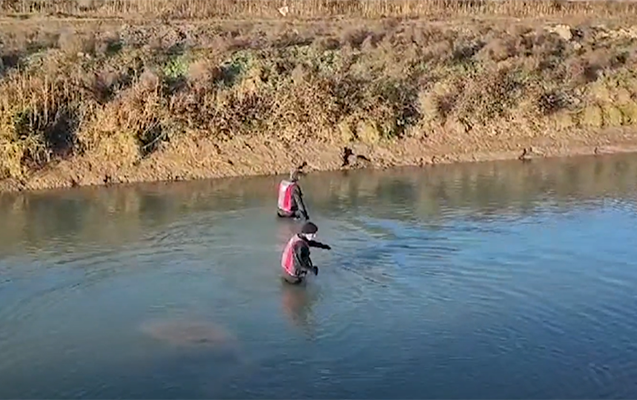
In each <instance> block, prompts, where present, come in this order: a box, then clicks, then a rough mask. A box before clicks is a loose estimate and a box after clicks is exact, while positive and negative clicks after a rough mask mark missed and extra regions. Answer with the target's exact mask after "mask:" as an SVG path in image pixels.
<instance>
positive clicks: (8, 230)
mask: <svg viewBox="0 0 637 400" xmlns="http://www.w3.org/2000/svg"><path fill="white" fill-rule="evenodd" d="M278 180H279V178H278V177H269V178H237V179H225V180H215V181H200V182H182V183H170V184H144V185H131V186H119V187H112V188H81V189H73V190H60V191H47V192H36V193H23V194H11V195H8V194H4V195H0V221H2V223H3V227H4V228H5V229H2V230H0V304H2V306H1V307H0V352H1V354H2V355H3V356H2V357H0V397H13V398H15V397H18V398H25V397H28V398H80V397H82V398H114V397H126V398H202V397H204V398H211V397H224V398H227V397H231V398H246V397H249V398H253V397H268V398H334V397H338V398H344V397H347V398H367V397H370V398H397V397H398V398H423V397H427V398H452V397H453V398H509V397H515V398H531V397H532V398H546V397H552V398H553V397H569V398H574V397H587V398H601V397H606V398H607V397H632V396H637V382H636V381H635V380H634V379H633V377H634V373H635V372H636V371H637V363H636V362H635V360H637V345H636V344H635V342H634V337H635V336H636V335H637V322H636V321H637V318H636V317H637V315H636V314H635V310H637V296H635V294H634V293H635V291H634V288H635V287H637V269H636V268H634V267H635V266H637V264H635V256H636V255H637V250H635V246H633V245H631V243H637V230H635V228H634V227H635V222H637V218H635V216H636V213H635V211H636V210H637V207H636V205H635V201H636V198H635V195H636V194H637V160H636V159H635V158H634V157H632V156H628V155H620V156H613V157H603V158H595V157H588V158H580V159H564V160H549V161H542V162H532V163H520V162H502V163H484V164H467V165H449V166H435V167H431V168H425V169H410V168H406V169H399V170H386V171H350V172H347V173H323V174H312V175H310V176H307V177H305V178H304V179H303V180H302V181H301V185H302V187H303V190H304V192H305V194H306V202H307V204H308V207H309V209H310V215H311V216H312V218H313V220H314V222H316V223H317V224H318V226H319V240H320V241H323V242H326V243H329V244H330V245H331V246H332V250H331V251H324V250H320V249H316V250H312V258H313V260H314V262H315V264H316V265H318V266H319V268H320V273H319V275H318V276H316V277H314V276H311V277H310V280H309V282H308V283H307V285H305V286H304V287H295V286H289V285H285V284H283V283H282V282H281V281H280V279H279V268H280V267H279V265H280V257H281V251H282V250H283V247H284V246H285V243H286V242H287V241H288V240H289V238H290V237H291V236H292V235H293V234H295V233H297V232H298V231H299V228H300V224H299V223H298V222H294V221H289V220H281V219H279V218H277V217H276V215H275V206H276V186H277V183H278Z"/></svg>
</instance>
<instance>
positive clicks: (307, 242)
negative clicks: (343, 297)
mask: <svg viewBox="0 0 637 400" xmlns="http://www.w3.org/2000/svg"><path fill="white" fill-rule="evenodd" d="M317 232H318V226H316V224H314V223H313V222H306V223H305V224H304V225H303V228H301V233H297V234H296V235H294V236H292V238H291V239H290V241H289V242H288V244H287V245H286V246H285V249H284V250H283V255H282V256H281V268H283V279H284V280H285V281H286V282H288V283H291V284H298V283H301V282H303V280H304V279H305V275H307V273H308V272H312V273H314V275H318V267H316V266H315V265H314V264H312V260H311V259H310V247H317V248H319V249H326V250H331V249H332V248H331V247H330V246H329V245H327V244H323V243H321V242H317V241H315V240H314V238H315V237H316V233H317Z"/></svg>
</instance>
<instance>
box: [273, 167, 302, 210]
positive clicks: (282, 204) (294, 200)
mask: <svg viewBox="0 0 637 400" xmlns="http://www.w3.org/2000/svg"><path fill="white" fill-rule="evenodd" d="M299 176H300V171H299V170H294V171H292V172H291V173H290V179H289V180H285V179H284V180H282V181H281V183H279V199H278V204H277V206H278V210H277V215H278V216H279V217H281V218H295V219H301V218H302V219H304V220H306V221H307V220H309V219H310V216H309V215H308V213H307V208H306V207H305V203H304V202H303V192H302V191H301V187H300V186H299Z"/></svg>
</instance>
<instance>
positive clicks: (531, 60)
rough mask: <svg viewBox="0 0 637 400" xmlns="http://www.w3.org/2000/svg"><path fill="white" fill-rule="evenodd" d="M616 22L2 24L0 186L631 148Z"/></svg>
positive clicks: (635, 58) (624, 34)
mask: <svg viewBox="0 0 637 400" xmlns="http://www.w3.org/2000/svg"><path fill="white" fill-rule="evenodd" d="M614 23H615V24H616V26H611V25H607V26H595V25H591V24H589V23H586V22H585V21H584V20H580V21H579V22H577V23H573V24H571V25H570V26H569V25H564V24H561V25H556V24H554V23H548V22H547V20H544V21H538V20H514V19H507V18H499V19H462V20H457V21H452V22H449V21H447V22H431V21H428V20H417V19H416V20H399V19H395V18H386V19H379V20H376V21H373V22H370V21H369V20H366V21H356V20H342V21H338V20H334V21H332V22H328V21H320V20H318V21H317V20H314V21H305V22H303V21H297V22H293V21H270V22H237V21H234V22H230V21H225V22H223V21H217V22H215V23H203V22H193V21H191V22H182V23H174V22H173V23H170V22H166V24H164V25H157V24H150V23H149V24H143V23H137V24H133V25H130V24H125V23H123V22H117V21H111V22H108V21H103V23H99V24H98V23H96V22H82V23H80V22H77V21H76V22H59V21H58V22H55V21H54V20H44V22H42V21H28V20H27V21H20V22H18V23H14V24H11V23H9V24H6V23H5V25H4V26H3V27H2V28H1V29H2V33H1V34H2V35H3V36H2V42H3V47H2V68H1V69H2V71H3V75H2V80H1V81H0V177H2V181H1V183H0V188H1V189H2V190H22V189H36V188H47V187H60V186H74V185H86V184H104V183H115V182H132V181H152V180H170V179H191V178H205V177H218V176H232V175H246V174H267V173H277V172H285V171H288V170H289V169H290V168H292V167H294V166H296V165H299V164H301V163H302V162H304V161H305V162H307V163H308V164H309V166H310V168H314V169H321V170H325V169H337V168H351V167H357V166H366V165H372V166H381V167H384V166H392V165H408V164H411V165H413V164H416V165H423V164H429V163H436V162H449V161H475V160H488V159H496V158H513V157H520V156H522V155H523V154H524V157H525V158H526V157H533V156H552V155H569V154H585V153H592V152H615V151H633V150H636V149H637V129H635V128H637V51H636V50H637V29H635V28H633V27H632V25H630V23H628V22H625V23H617V22H616V21H615V22H614ZM17 24H21V25H20V28H19V29H18V28H17V26H18V25H17ZM70 27H72V30H70ZM345 149H351V150H353V153H354V155H353V156H351V157H344V154H346V153H348V151H346V150H345ZM530 149H531V150H530Z"/></svg>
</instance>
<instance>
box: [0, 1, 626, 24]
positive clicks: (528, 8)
mask: <svg viewBox="0 0 637 400" xmlns="http://www.w3.org/2000/svg"><path fill="white" fill-rule="evenodd" d="M0 4H1V6H0V9H1V10H2V11H3V12H4V13H18V14H22V15H24V14H44V15H53V14H57V15H60V14H61V15H66V16H82V17H97V18H106V17H120V18H121V17H123V18H129V17H131V16H134V17H142V18H158V17H159V18H177V19H191V18H195V19H202V18H245V17H249V18H255V17H259V18H271V17H275V18H278V17H281V16H282V15H284V16H285V17H287V18H324V17H330V16H337V15H338V16H349V17H357V18H381V17H405V18H418V17H425V16H427V17H429V16H450V15H456V16H457V15H470V16H476V15H480V14H483V15H501V16H516V17H522V16H533V17H537V16H546V15H558V16H567V15H589V16H595V17H597V18H600V17H604V16H607V15H612V14H618V15H619V14H622V15H627V14H630V13H633V14H634V13H635V11H636V10H637V7H636V5H635V3H632V2H618V1H592V2H579V1H578V2H568V1H562V0H533V1H521V0H500V1H497V0H258V1H255V0H3V1H2V2H1V3H0ZM283 7H285V8H283Z"/></svg>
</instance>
